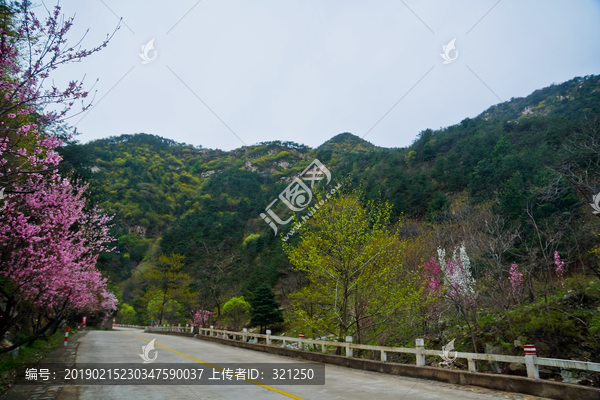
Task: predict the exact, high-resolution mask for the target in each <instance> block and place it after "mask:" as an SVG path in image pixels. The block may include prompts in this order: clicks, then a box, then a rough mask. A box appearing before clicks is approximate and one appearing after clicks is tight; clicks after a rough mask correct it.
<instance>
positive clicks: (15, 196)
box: [0, 174, 116, 352]
mask: <svg viewBox="0 0 600 400" xmlns="http://www.w3.org/2000/svg"><path fill="white" fill-rule="evenodd" d="M30 179H31V180H32V181H34V180H35V182H30V183H28V184H27V185H34V186H35V187H37V188H38V190H37V191H35V192H34V193H26V194H23V193H21V189H22V188H21V187H20V186H15V188H16V189H17V190H16V192H17V193H10V194H8V195H7V199H6V210H5V211H6V214H7V215H6V217H5V219H4V220H3V221H2V222H3V223H2V224H0V276H2V277H4V279H1V280H0V298H1V299H2V300H3V302H4V307H0V337H3V335H4V334H5V333H6V332H7V331H8V330H9V329H11V328H12V327H13V326H19V325H23V324H26V323H27V320H28V319H30V320H33V319H35V320H37V321H39V323H38V324H34V327H33V330H32V334H31V335H30V336H29V337H28V338H26V339H24V340H22V341H21V342H17V343H15V344H14V346H12V347H9V348H6V349H4V351H9V350H11V349H12V348H16V347H17V346H19V345H20V344H23V343H25V342H32V341H33V340H35V339H37V338H39V337H43V336H47V335H48V334H52V333H54V332H55V331H56V329H57V328H58V325H59V324H60V323H61V322H62V320H63V319H64V318H65V317H66V316H67V315H68V314H69V313H82V312H86V313H101V312H103V313H104V314H105V316H107V315H108V314H109V313H110V312H112V311H114V310H115V309H116V298H115V296H114V295H113V294H112V293H110V292H109V291H108V289H107V286H106V279H105V278H103V277H102V275H101V273H100V271H98V269H97V268H96V261H97V259H98V255H99V253H100V252H103V251H107V250H112V249H109V248H108V247H107V244H108V243H109V242H111V241H112V240H114V239H113V238H112V237H111V236H110V235H109V232H108V230H109V228H110V226H109V225H108V222H109V220H110V218H109V217H107V216H106V215H104V214H102V213H101V210H99V209H97V208H94V209H92V210H91V211H86V210H85V201H86V198H85V197H84V196H83V194H84V192H85V190H86V189H87V185H72V183H71V182H70V181H69V180H68V179H65V178H61V177H59V176H58V175H54V174H53V175H52V176H51V179H45V178H43V177H40V176H36V177H32V178H30ZM0 352H2V350H0Z"/></svg>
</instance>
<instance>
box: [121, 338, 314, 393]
mask: <svg viewBox="0 0 600 400" xmlns="http://www.w3.org/2000/svg"><path fill="white" fill-rule="evenodd" d="M121 333H122V334H124V335H127V336H131V337H135V338H137V339H141V340H145V341H146V342H151V340H148V339H146V338H143V337H141V336H135V335H130V334H129V333H125V332H121ZM154 344H155V345H156V346H159V347H162V348H163V349H165V350H169V351H172V352H173V353H175V354H179V355H180V356H183V357H185V358H187V359H190V360H192V361H196V362H197V363H200V364H204V365H206V366H208V367H211V368H215V369H218V370H219V371H223V368H219V367H217V366H216V365H212V364H210V363H207V362H205V361H202V360H198V359H197V358H194V357H192V356H188V355H187V354H184V353H182V352H179V351H177V350H173V349H171V348H169V347H166V346H163V345H162V344H159V343H156V342H154ZM244 380H245V381H247V382H250V383H252V384H254V385H256V386H260V387H263V388H265V389H268V390H271V391H273V392H275V393H279V394H281V395H284V396H286V397H289V398H291V399H295V400H304V399H303V398H302V397H298V396H295V395H293V394H291V393H287V392H284V391H283V390H279V389H276V388H274V387H272V386H269V385H264V384H262V383H259V382H257V381H255V380H252V379H244Z"/></svg>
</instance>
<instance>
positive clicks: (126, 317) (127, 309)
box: [117, 303, 135, 325]
mask: <svg viewBox="0 0 600 400" xmlns="http://www.w3.org/2000/svg"><path fill="white" fill-rule="evenodd" d="M117 321H118V323H119V324H123V325H131V324H133V323H134V321H135V310H134V309H133V307H131V306H130V305H129V304H127V303H122V304H121V306H120V310H119V312H118V313H117Z"/></svg>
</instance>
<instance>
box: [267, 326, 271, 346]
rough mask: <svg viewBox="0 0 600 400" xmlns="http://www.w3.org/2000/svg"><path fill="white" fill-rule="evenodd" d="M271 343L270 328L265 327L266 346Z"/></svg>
mask: <svg viewBox="0 0 600 400" xmlns="http://www.w3.org/2000/svg"><path fill="white" fill-rule="evenodd" d="M270 345H271V330H270V329H267V346H270Z"/></svg>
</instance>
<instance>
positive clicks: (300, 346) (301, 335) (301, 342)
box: [298, 333, 304, 350]
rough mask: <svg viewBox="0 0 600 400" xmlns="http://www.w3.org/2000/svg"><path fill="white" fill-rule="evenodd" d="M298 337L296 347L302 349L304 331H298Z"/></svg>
mask: <svg viewBox="0 0 600 400" xmlns="http://www.w3.org/2000/svg"><path fill="white" fill-rule="evenodd" d="M298 338H299V340H298V349H300V350H304V341H303V340H304V333H300V334H299V335H298Z"/></svg>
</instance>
